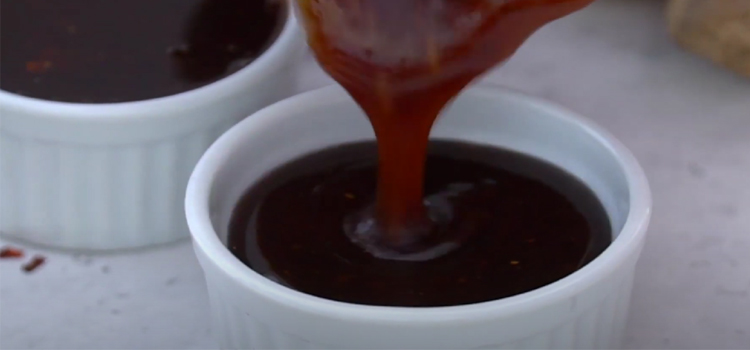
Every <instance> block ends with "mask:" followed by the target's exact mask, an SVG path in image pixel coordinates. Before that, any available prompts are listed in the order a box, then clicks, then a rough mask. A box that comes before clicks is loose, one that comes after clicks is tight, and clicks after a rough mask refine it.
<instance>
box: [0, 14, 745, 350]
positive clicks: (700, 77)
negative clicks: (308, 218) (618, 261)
mask: <svg viewBox="0 0 750 350" xmlns="http://www.w3.org/2000/svg"><path fill="white" fill-rule="evenodd" d="M662 7H663V1H662V0H600V1H599V2H598V3H596V4H595V5H593V6H592V7H590V8H589V9H587V10H585V11H583V12H581V13H579V14H576V15H574V16H572V17H569V18H566V19H564V20H561V21H558V22H557V23H555V24H553V25H550V26H549V27H547V28H545V29H544V30H542V31H540V32H539V33H538V34H537V35H535V36H534V37H533V38H532V39H531V40H530V41H529V42H528V43H527V44H526V45H525V46H524V47H523V48H522V49H521V51H520V52H519V53H518V54H517V55H516V57H515V58H513V59H512V60H511V61H510V62H509V63H508V64H507V65H506V66H505V67H504V68H503V69H501V70H500V71H499V72H498V73H496V74H492V75H491V76H490V77H489V78H488V79H489V80H490V81H492V82H497V83H499V84H503V85H508V86H512V87H514V88H517V89H520V90H523V91H527V92H529V93H532V94H535V95H539V96H543V97H545V98H547V99H551V100H554V101H557V102H559V103H562V104H564V105H566V106H568V107H569V108H571V109H573V110H576V111H578V112H580V113H582V114H584V115H586V116H589V117H590V118H592V119H594V120H596V121H597V122H598V123H600V124H602V125H603V126H605V127H606V128H608V129H609V130H610V131H612V132H613V133H614V134H615V135H616V136H617V137H619V138H620V139H621V140H622V141H624V143H625V144H626V145H628V146H629V147H630V148H631V149H632V150H633V152H634V153H635V154H636V156H637V157H638V158H639V160H640V161H641V162H642V164H643V167H644V168H645V170H646V172H647V174H648V176H649V179H650V181H651V186H652V189H653V192H654V202H655V210H654V217H653V221H652V224H651V229H650V236H649V238H648V241H647V245H646V248H645V250H644V252H643V257H642V260H641V262H640V265H639V271H638V275H637V278H636V285H635V291H634V295H633V302H632V311H631V319H630V323H629V329H628V336H627V340H626V346H627V347H628V348H650V349H654V348H664V349H666V348H674V349H677V348H680V349H684V348H692V349H699V348H703V349H709V348H710V349H720V348H735V349H740V348H744V349H750V80H745V79H742V78H739V77H737V76H734V75H732V74H730V73H728V72H725V71H723V70H721V69H719V68H716V67H714V66H712V65H710V64H708V63H706V62H704V61H703V60H701V59H699V58H696V57H693V56H691V55H687V54H685V53H684V52H683V51H681V50H680V49H679V48H677V47H676V46H675V45H674V44H673V43H672V42H671V41H670V40H669V38H668V36H667V34H666V31H665V24H664V19H663V18H664V16H663V15H662V13H663V11H662ZM305 65H306V67H305V75H304V76H303V77H302V79H301V82H300V90H306V89H309V88H312V87H316V86H320V85H325V84H329V83H330V80H329V79H327V78H326V77H325V75H324V74H323V73H322V72H321V71H320V70H319V69H318V68H317V67H316V66H315V64H314V63H313V62H312V60H310V59H309V60H308V61H307V62H305ZM2 243H6V242H0V244H2ZM22 248H25V249H27V253H31V254H33V253H42V254H44V255H45V256H47V258H48V262H47V263H46V264H45V265H44V266H43V267H42V268H40V269H39V270H38V271H36V272H35V273H32V274H23V273H22V272H21V271H20V268H19V266H20V262H15V261H10V260H3V261H1V262H0V348H2V349H22V348H23V349H26V348H37V349H41V348H44V349H53V348H56V349H84V348H97V349H114V348H117V349H137V348H140V349H183V348H184V349H188V348H196V349H197V348H201V349H206V348H215V343H214V341H213V339H212V338H211V330H210V326H209V320H208V312H209V311H208V302H207V298H206V287H205V283H204V280H203V276H202V272H201V270H200V268H199V266H198V264H197V261H196V260H195V258H194V256H193V252H192V247H191V246H190V244H189V243H188V242H182V243H180V244H175V245H172V246H168V247H162V248H154V249H149V250H145V251H140V252H134V253H127V254H115V255H95V256H83V255H80V256H79V255H76V256H74V255H72V254H64V253H55V252H50V251H45V250H38V249H34V248H30V247H23V246H22Z"/></svg>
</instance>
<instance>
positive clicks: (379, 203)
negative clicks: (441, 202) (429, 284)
mask: <svg viewBox="0 0 750 350" xmlns="http://www.w3.org/2000/svg"><path fill="white" fill-rule="evenodd" d="M592 1H593V0H297V2H298V4H299V5H300V6H299V8H300V13H301V17H302V21H303V24H304V26H305V29H306V31H307V34H308V42H309V44H310V47H311V48H312V50H313V52H314V54H315V56H316V59H317V60H318V62H319V63H320V65H321V66H322V67H323V69H324V70H325V71H327V72H328V73H329V74H330V75H331V77H332V78H333V79H334V80H336V81H337V82H338V83H339V84H340V85H341V86H343V87H344V88H345V89H346V90H347V91H348V93H349V94H350V95H351V96H352V97H353V98H354V100H355V101H356V102H357V103H358V104H359V106H360V107H361V108H362V109H363V110H364V112H365V114H366V115H367V117H368V119H369V120H370V123H371V124H372V127H373V129H374V131H375V135H376V137H377V143H378V181H377V198H376V203H375V207H374V210H373V211H372V212H370V213H365V216H358V217H356V218H354V219H353V220H355V221H358V222H361V221H363V220H367V216H370V217H371V219H372V220H373V221H374V222H375V223H376V225H375V226H376V227H377V232H376V233H374V234H373V233H372V232H370V233H367V232H354V233H351V235H352V236H353V237H354V240H355V241H358V243H360V244H361V245H365V246H366V248H368V250H370V251H371V252H372V253H374V254H375V255H379V256H381V257H384V258H398V257H399V256H402V255H403V253H413V252H416V251H419V250H424V249H427V247H424V246H420V242H421V241H424V238H425V237H427V236H429V235H430V234H431V232H434V231H435V230H437V228H436V225H437V226H439V225H440V223H438V222H435V219H434V218H431V217H432V215H431V212H430V211H431V208H429V207H428V206H426V205H425V200H424V175H425V174H424V169H425V168H424V164H425V159H426V151H427V145H428V138H429V134H430V129H431V128H432V125H433V123H434V122H435V120H436V118H437V117H438V115H439V113H440V111H441V110H442V109H443V107H444V106H445V105H446V104H447V103H448V102H449V101H450V100H451V99H453V97H455V96H456V95H457V94H458V93H459V92H460V91H461V90H462V89H463V88H464V87H465V86H466V85H467V84H469V83H470V82H471V81H472V80H474V79H475V78H477V77H478V76H479V75H481V74H482V73H484V72H486V71H487V70H489V69H491V68H492V67H494V66H495V65H497V64H499V63H501V62H503V61H505V60H507V59H508V58H509V57H510V56H511V55H512V54H513V53H514V52H515V51H516V50H517V49H518V48H519V47H520V46H521V44H523V42H524V41H525V40H526V39H527V38H528V37H529V36H530V35H531V34H533V33H534V32H535V31H536V30H537V29H539V28H540V27H542V26H543V25H545V24H547V23H549V22H551V21H553V20H555V19H558V18H560V17H563V16H565V15H568V14H570V13H572V12H574V11H577V10H579V9H581V8H583V7H585V6H586V5H588V4H589V3H591V2H592ZM362 226H367V225H356V224H354V225H350V227H353V228H352V229H350V230H349V231H351V230H354V231H356V230H357V227H362ZM460 234H466V233H460ZM366 235H369V236H370V238H368V239H362V236H366ZM358 237H359V238H358ZM373 237H375V239H373ZM453 239H455V240H460V239H461V238H460V237H454V238H453ZM393 250H395V251H393ZM421 256H425V255H424V254H422V255H421Z"/></svg>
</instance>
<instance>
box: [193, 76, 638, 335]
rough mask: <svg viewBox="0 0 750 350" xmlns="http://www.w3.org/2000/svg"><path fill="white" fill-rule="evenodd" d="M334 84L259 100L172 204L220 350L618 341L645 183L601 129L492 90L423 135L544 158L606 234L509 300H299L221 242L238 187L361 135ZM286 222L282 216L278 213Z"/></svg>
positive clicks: (359, 123)
mask: <svg viewBox="0 0 750 350" xmlns="http://www.w3.org/2000/svg"><path fill="white" fill-rule="evenodd" d="M373 137H374V136H373V133H372V129H371V128H370V126H369V124H368V122H367V120H366V118H365V117H364V116H363V114H362V112H361V110H360V109H359V108H358V107H357V106H356V105H355V104H354V102H352V101H351V99H350V98H349V97H348V96H347V95H346V93H345V92H344V91H343V90H342V89H340V88H338V87H330V88H324V89H321V90H316V91H313V92H309V93H305V94H302V95H300V96H296V97H293V98H290V99H287V100H285V101H282V102H279V103H277V104H274V105H272V106H270V107H267V108H265V109H263V110H261V111H260V112H258V113H256V114H255V115H253V116H252V118H248V119H246V120H244V121H243V122H241V123H239V124H238V125H237V126H235V127H234V128H232V129H231V130H230V131H229V132H227V133H226V134H224V135H223V136H222V137H221V138H220V139H219V140H218V141H217V142H216V143H215V144H214V145H213V146H211V148H209V150H208V151H207V152H206V154H205V155H204V156H203V158H202V159H201V161H200V162H199V164H198V165H197V167H196V170H195V171H194V173H193V175H192V177H191V179H190V183H189V185H188V191H187V198H186V202H185V208H186V212H187V218H188V224H189V226H190V230H191V233H192V236H193V242H194V246H195V251H196V254H197V256H198V259H199V261H200V264H201V266H202V268H203V270H204V272H205V276H206V281H207V284H208V292H209V297H210V301H211V308H212V315H213V316H212V317H213V322H214V323H213V324H214V328H213V330H214V332H215V334H216V336H217V337H218V340H219V341H220V343H221V347H222V348H225V349H362V348H371V349H501V348H510V349H553V348H556V349H582V348H591V349H605V348H614V347H617V346H619V345H620V341H621V338H622V336H623V332H624V327H625V322H626V319H627V316H628V304H629V301H630V294H631V290H632V285H633V276H634V271H635V265H636V262H637V260H638V257H639V255H640V252H641V248H642V246H643V242H644V237H645V234H646V229H647V226H648V222H649V217H650V213H651V198H650V192H649V188H648V184H647V181H646V178H645V176H644V174H643V172H642V170H641V168H640V166H639V165H638V163H637V162H636V160H635V159H634V158H633V156H632V155H631V154H630V152H629V151H628V150H627V149H625V147H623V146H622V145H621V144H620V143H619V142H617V141H616V140H615V139H614V138H612V137H611V136H610V135H609V134H608V133H606V132H605V131H603V130H601V129H600V128H598V127H597V126H595V125H593V124H592V123H590V122H588V121H586V120H584V119H582V118H580V117H578V116H577V115H575V114H573V113H571V112H568V111H566V110H564V109H562V108H560V107H557V106H555V105H553V104H550V103H548V102H545V101H541V100H538V99H535V98H532V97H528V96H525V95H522V94H518V93H515V92H509V91H506V90H502V89H499V88H470V89H468V90H467V91H466V92H465V93H464V94H463V95H462V96H460V97H459V98H458V99H457V100H456V101H455V103H454V104H453V105H452V106H451V107H450V108H449V109H448V110H447V111H446V112H445V113H444V115H443V116H442V117H441V119H440V120H439V121H438V122H437V124H436V125H435V129H434V130H433V133H432V137H434V138H441V139H454V140H465V141H470V142H474V143H481V144H488V145H495V146H498V147H504V148H509V149H513V150H517V151H520V152H523V153H526V154H530V155H533V156H536V157H538V158H541V159H545V160H548V161H550V162H552V163H554V164H557V165H558V166H560V167H562V168H564V169H566V170H567V171H569V172H570V173H572V174H574V175H575V176H577V177H578V178H580V179H581V180H582V181H584V182H585V183H586V184H588V186H589V187H590V188H591V189H592V190H594V192H595V193H596V195H597V196H598V197H599V199H600V200H601V202H602V203H603V205H604V207H605V209H606V211H607V213H608V215H609V217H610V220H611V223H612V227H613V232H614V241H613V243H612V244H611V245H610V246H609V247H608V248H607V249H606V250H605V251H604V252H603V253H602V254H601V255H600V256H599V257H597V258H596V259H595V260H594V261H592V262H591V263H589V264H588V265H586V266H585V267H583V268H582V269H580V270H579V271H577V272H575V273H573V274H571V275H569V276H567V277H565V278H563V279H561V280H559V281H557V282H554V283H552V284H550V285H547V286H545V287H542V288H539V289H536V290H533V291H531V292H528V293H523V294H520V295H517V296H513V297H509V298H505V299H501V300H496V301H491V302H485V303H479V304H473V305H465V306H453V307H438V308H404V307H377V306H364V305H355V304H348V303H342V302H337V301H331V300H326V299H321V298H318V297H314V296H310V295H306V294H303V293H300V292H297V291H294V290H291V289H289V288H286V287H284V286H282V285H279V284H277V283H274V282H272V281H270V280H268V279H266V278H264V277H263V276H261V275H259V274H257V273H256V272H254V271H253V270H251V269H250V268H248V267H247V266H245V265H244V264H243V263H242V262H240V261H239V260H238V259H236V258H235V257H234V256H233V255H232V254H231V253H230V252H229V250H228V249H227V248H226V247H225V244H226V238H227V227H228V223H229V218H230V215H231V212H232V210H233V207H234V205H235V204H236V203H237V200H238V199H239V198H240V196H241V195H242V194H243V192H244V191H245V189H246V188H248V187H249V186H250V185H252V184H253V183H254V182H256V181H258V180H259V179H260V178H261V177H262V176H263V175H265V174H267V173H268V172H269V171H270V170H272V169H273V168H274V167H277V166H278V165H280V164H283V163H285V162H287V161H290V160H291V159H293V158H296V157H299V156H301V155H304V154H307V153H309V152H312V151H314V150H317V149H321V148H325V147H329V146H332V145H336V144H340V143H344V142H352V141H362V140H371V139H373ZM290 219H293V218H290Z"/></svg>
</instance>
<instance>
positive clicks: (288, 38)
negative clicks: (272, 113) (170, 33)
mask: <svg viewBox="0 0 750 350" xmlns="http://www.w3.org/2000/svg"><path fill="white" fill-rule="evenodd" d="M304 47H305V45H304V39H303V37H302V34H301V33H300V31H299V29H298V27H297V23H296V21H295V19H294V16H293V15H292V10H291V8H290V9H289V11H288V13H287V17H286V22H285V25H284V28H283V29H282V32H281V33H280V34H279V36H278V37H277V38H276V40H275V42H274V43H273V44H272V45H271V46H270V48H268V49H267V50H266V52H264V53H263V54H262V55H261V56H260V57H259V58H258V59H256V60H255V61H254V62H252V63H251V64H249V65H248V66H247V67H245V68H243V69H242V70H240V71H238V72H237V73H234V74H232V75H230V76H228V77H226V78H224V79H221V80H219V81H217V82H215V83H212V84H209V85H207V86H204V87H201V88H198V89H195V90H192V91H188V92H184V93H181V94H177V95H172V96H167V97H163V98H157V99H151V100H144V101H138V102H127V103H115V104H74V103H61V102H52V101H44V100H39V99H33V98H27V97H23V96H19V95H15V94H11V93H8V92H4V91H0V233H2V235H3V236H4V237H7V238H11V239H13V238H16V239H20V240H24V241H29V242H33V243H37V244H41V245H45V246H52V247H57V248H68V249H79V250H100V249H124V248H135V247H142V246H148V245H153V244H159V243H166V242H171V241H174V240H177V239H180V238H184V237H188V229H187V225H186V223H185V215H184V211H183V210H182V199H183V198H184V190H185V186H186V184H187V180H188V177H189V175H190V172H191V171H192V168H193V166H194V165H195V163H196V162H197V161H198V159H199V158H200V156H201V155H202V154H203V152H204V151H205V150H206V148H208V146H209V145H210V144H211V142H213V141H214V140H215V139H216V138H217V137H218V136H219V135H221V134H222V133H223V132H224V131H226V130H227V129H228V128H229V127H231V126H232V125H234V124H235V123H236V122H238V121H239V120H241V119H242V118H244V117H246V116H248V115H250V114H251V113H253V112H255V111H257V110H258V109H260V108H262V107H264V106H266V105H268V104H270V103H273V102H275V101H278V100H280V99H282V98H284V97H287V96H289V95H291V94H292V93H293V89H294V83H295V74H294V72H295V68H296V63H298V58H299V57H300V53H301V52H302V50H303V48H304Z"/></svg>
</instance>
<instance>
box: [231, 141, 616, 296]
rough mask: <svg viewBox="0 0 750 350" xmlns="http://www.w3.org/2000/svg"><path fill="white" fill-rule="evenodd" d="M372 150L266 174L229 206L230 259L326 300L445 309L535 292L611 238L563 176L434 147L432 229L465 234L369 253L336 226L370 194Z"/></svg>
mask: <svg viewBox="0 0 750 350" xmlns="http://www.w3.org/2000/svg"><path fill="white" fill-rule="evenodd" d="M377 149H378V148H377V146H376V145H375V143H373V142H370V143H358V144H348V145H342V146H338V147H336V148H332V149H327V150H323V151H319V152H317V153H313V154H311V155H308V156H305V157H302V158H300V159H298V160H295V161H293V162H291V163H289V164H286V165H283V166H281V167H280V168H278V169H276V170H274V171H272V172H271V173H269V174H267V175H266V176H265V177H264V178H263V179H262V180H260V181H259V182H257V183H256V184H255V185H254V186H253V187H252V188H250V189H249V190H248V192H247V193H246V194H245V195H244V196H243V197H242V199H241V200H240V201H239V203H238V204H237V206H236V209H235V211H234V213H233V216H232V220H231V224H230V227H229V238H228V246H229V247H230V250H231V251H232V253H233V254H234V255H235V256H236V257H237V258H239V259H240V260H241V261H243V262H244V263H245V264H247V265H248V266H249V267H251V268H252V269H253V270H255V271H257V272H258V273H260V274H262V275H264V276H266V277H268V278H269V279H272V280H274V281H277V282H279V283H281V284H283V285H286V286H288V287H290V288H293V289H296V290H299V291H301V292H304V293H307V294H311V295H315V296H319V297H323V298H327V299H332V300H338V301H344V302H350V303H359V304H369V305H385V306H449V305H461V304H470V303H477V302H482V301H488V300H494V299H499V298H503V297H508V296H511V295H515V294H519V293H523V292H526V291H529V290H533V289H536V288H539V287H542V286H544V285H546V284H549V283H551V282H554V281H556V280H558V279H560V278H563V277H565V276H567V275H568V274H570V273H572V272H574V271H575V270H577V269H579V268H580V267H581V266H583V265H585V264H586V263H587V262H589V261H590V260H591V259H593V258H595V257H596V256H598V255H599V254H600V253H601V252H602V251H603V250H604V249H605V248H606V247H607V246H608V245H609V243H610V241H611V228H610V223H609V220H608V217H607V215H606V213H605V212H604V209H603V207H602V206H601V204H600V203H599V201H598V199H597V198H596V197H595V196H594V194H593V193H592V192H591V191H590V190H589V189H588V188H587V187H586V186H585V185H584V184H582V183H581V182H580V181H579V180H577V179H576V178H574V177H573V176H571V175H569V174H568V173H566V172H564V171H563V170H561V169H559V168H557V167H555V166H553V165H551V164H549V163H546V162H543V161H540V160H538V159H535V158H531V157H528V156H525V155H521V154H519V153H514V152H510V151H506V150H502V149H498V148H493V147H488V146H482V145H475V144H467V143H458V142H453V141H433V142H432V143H431V144H430V152H429V156H428V158H427V163H426V173H427V176H426V177H425V182H424V184H425V187H424V190H425V193H426V194H427V198H428V200H430V201H432V203H433V204H435V205H436V206H437V207H440V208H441V209H442V211H441V214H442V215H444V216H447V217H448V220H446V222H447V223H446V228H445V230H444V231H440V232H443V233H452V232H462V231H471V232H473V234H472V235H469V236H465V237H464V239H463V240H462V241H461V242H458V243H459V246H458V247H457V248H456V249H454V250H452V251H451V252H450V253H448V254H445V255H442V256H440V257H438V258H433V259H429V260H423V261H403V260H389V259H380V258H377V257H374V256H373V255H372V254H370V253H369V252H367V251H366V250H365V249H363V248H362V247H361V246H360V245H357V244H355V243H353V242H352V240H351V239H349V237H348V236H347V233H346V232H345V230H344V227H343V226H342V221H344V220H345V219H346V218H347V217H348V216H349V215H351V214H352V213H356V212H360V211H361V210H362V209H363V208H365V207H367V206H368V205H370V204H371V203H372V201H373V200H374V198H375V196H376V184H377V166H378V161H377V158H378V157H377ZM437 236H438V237H435V236H432V237H431V238H430V239H435V240H440V237H439V234H438V235H437Z"/></svg>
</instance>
